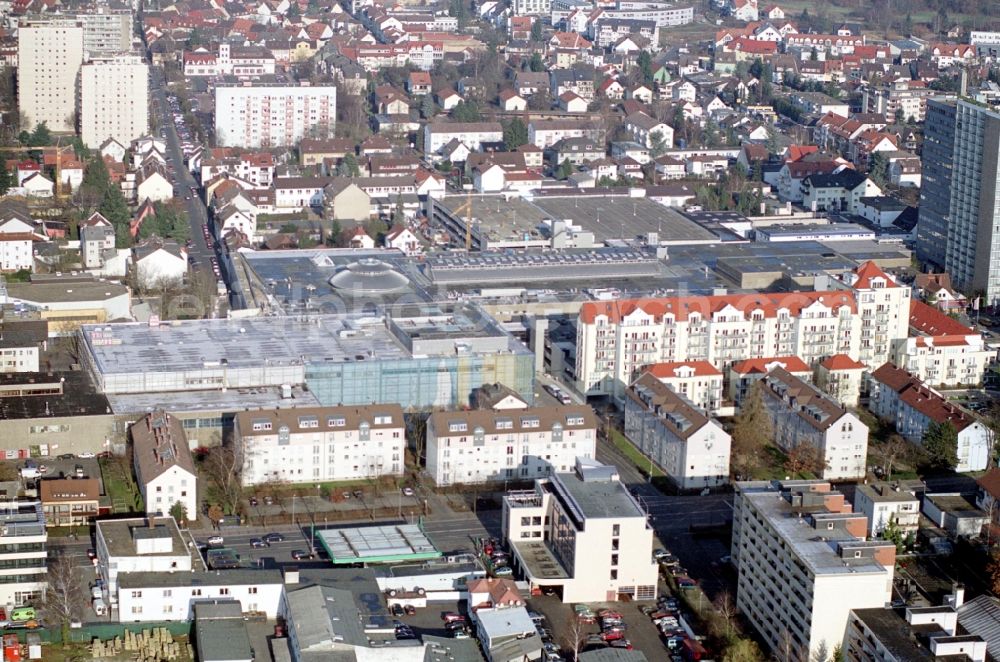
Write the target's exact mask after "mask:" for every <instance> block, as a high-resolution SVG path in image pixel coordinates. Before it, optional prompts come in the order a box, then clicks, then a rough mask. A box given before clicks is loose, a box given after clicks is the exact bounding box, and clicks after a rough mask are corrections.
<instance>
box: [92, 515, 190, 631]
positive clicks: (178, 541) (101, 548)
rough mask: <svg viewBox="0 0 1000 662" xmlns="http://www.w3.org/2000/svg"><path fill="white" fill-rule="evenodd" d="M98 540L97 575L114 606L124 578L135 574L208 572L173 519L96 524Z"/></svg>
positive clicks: (139, 518) (115, 521)
mask: <svg viewBox="0 0 1000 662" xmlns="http://www.w3.org/2000/svg"><path fill="white" fill-rule="evenodd" d="M95 537H96V541H97V544H96V552H97V571H98V573H100V575H101V578H102V579H104V583H105V584H104V585H105V587H106V588H105V590H106V592H107V595H108V596H109V597H110V598H111V602H112V604H114V602H115V600H116V598H117V595H118V577H119V576H121V575H127V574H130V573H135V572H139V573H146V572H167V573H170V572H172V573H178V574H186V575H190V574H191V572H192V570H194V571H201V572H206V571H207V570H208V569H207V568H206V567H205V563H204V561H203V560H202V558H201V553H200V552H199V551H198V550H197V549H192V548H189V547H188V544H187V540H186V539H185V538H184V536H183V535H181V530H180V529H179V528H178V527H177V522H175V521H174V518H173V517H138V518H133V519H118V520H97V522H96V527H95ZM137 597H138V596H137ZM137 613H138V612H137ZM126 616H127V614H126Z"/></svg>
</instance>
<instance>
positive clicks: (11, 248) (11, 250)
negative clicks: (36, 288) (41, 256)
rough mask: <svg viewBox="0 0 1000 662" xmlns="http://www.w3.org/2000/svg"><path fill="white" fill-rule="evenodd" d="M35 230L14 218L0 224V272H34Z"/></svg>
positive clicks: (36, 237)
mask: <svg viewBox="0 0 1000 662" xmlns="http://www.w3.org/2000/svg"><path fill="white" fill-rule="evenodd" d="M41 238H42V237H41V236H39V235H36V234H35V228H34V227H33V226H32V225H31V224H30V223H28V222H27V221H26V220H24V219H22V218H18V217H16V216H14V217H11V218H9V219H5V220H3V221H2V222H0V271H20V270H21V269H27V270H29V271H33V270H34V266H35V249H34V243H35V240H36V239H41Z"/></svg>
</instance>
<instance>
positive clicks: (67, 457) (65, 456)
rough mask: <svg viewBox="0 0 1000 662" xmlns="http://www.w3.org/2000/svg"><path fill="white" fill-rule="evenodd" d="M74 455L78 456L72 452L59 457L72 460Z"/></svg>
mask: <svg viewBox="0 0 1000 662" xmlns="http://www.w3.org/2000/svg"><path fill="white" fill-rule="evenodd" d="M74 457H76V456H75V455H73V454H72V453H63V454H62V455H60V456H59V459H60V460H72V459H73V458H74Z"/></svg>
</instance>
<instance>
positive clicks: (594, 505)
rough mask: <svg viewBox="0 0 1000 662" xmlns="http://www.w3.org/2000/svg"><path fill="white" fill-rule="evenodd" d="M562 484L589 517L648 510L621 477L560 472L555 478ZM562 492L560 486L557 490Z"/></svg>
mask: <svg viewBox="0 0 1000 662" xmlns="http://www.w3.org/2000/svg"><path fill="white" fill-rule="evenodd" d="M553 483H554V484H556V485H561V486H562V487H564V488H565V489H566V492H567V493H568V494H569V496H570V497H571V498H572V499H573V501H574V502H575V504H576V506H577V507H578V508H579V509H580V511H581V512H582V513H583V515H584V516H585V517H592V518H608V517H611V518H622V517H642V518H645V516H646V515H645V513H643V511H642V509H641V508H640V507H639V504H638V503H636V501H635V499H633V498H632V495H631V494H629V493H628V490H627V489H625V485H623V484H622V482H621V481H620V480H618V479H617V478H614V479H611V480H581V479H580V478H579V476H577V475H576V474H575V473H569V472H567V473H557V474H556V475H555V478H554V480H553ZM556 492H557V493H558V490H556Z"/></svg>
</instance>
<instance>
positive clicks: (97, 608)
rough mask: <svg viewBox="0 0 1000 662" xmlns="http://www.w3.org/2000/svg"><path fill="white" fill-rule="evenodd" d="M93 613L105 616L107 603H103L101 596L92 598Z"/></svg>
mask: <svg viewBox="0 0 1000 662" xmlns="http://www.w3.org/2000/svg"><path fill="white" fill-rule="evenodd" d="M94 613H95V614H97V615H98V616H106V615H107V613H108V605H107V604H105V602H104V600H103V598H94Z"/></svg>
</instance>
